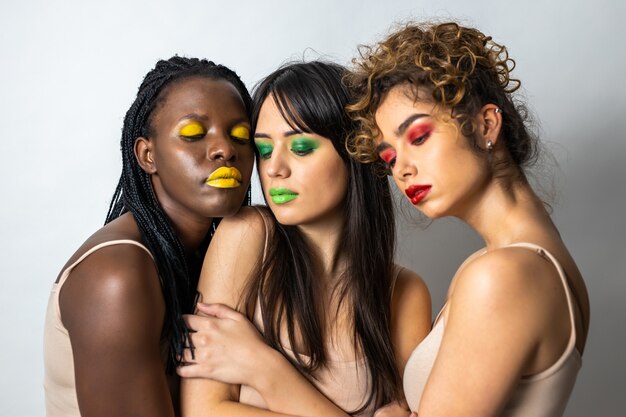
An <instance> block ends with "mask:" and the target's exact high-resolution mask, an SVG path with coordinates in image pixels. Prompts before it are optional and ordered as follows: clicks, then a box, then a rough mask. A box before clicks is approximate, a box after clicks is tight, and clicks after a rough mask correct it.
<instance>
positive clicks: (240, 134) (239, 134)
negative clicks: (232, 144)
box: [230, 126, 250, 140]
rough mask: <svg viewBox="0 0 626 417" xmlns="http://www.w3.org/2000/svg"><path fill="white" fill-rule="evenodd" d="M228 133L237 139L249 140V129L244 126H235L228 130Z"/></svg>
mask: <svg viewBox="0 0 626 417" xmlns="http://www.w3.org/2000/svg"><path fill="white" fill-rule="evenodd" d="M230 135H231V136H232V137H234V138H237V139H243V140H250V129H248V128H247V127H245V126H236V127H234V128H233V130H231V131H230Z"/></svg>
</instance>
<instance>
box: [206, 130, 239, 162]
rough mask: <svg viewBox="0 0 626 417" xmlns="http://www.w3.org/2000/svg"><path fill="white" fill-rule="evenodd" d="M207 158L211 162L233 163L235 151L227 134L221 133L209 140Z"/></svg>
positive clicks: (235, 155)
mask: <svg viewBox="0 0 626 417" xmlns="http://www.w3.org/2000/svg"><path fill="white" fill-rule="evenodd" d="M207 156H208V158H209V159H210V160H211V161H234V160H235V159H236V158H237V150H236V149H235V146H234V144H233V141H232V140H231V139H230V135H228V133H225V132H222V133H220V134H216V135H213V137H210V138H209V146H208V149H207Z"/></svg>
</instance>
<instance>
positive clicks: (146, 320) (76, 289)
mask: <svg viewBox="0 0 626 417" xmlns="http://www.w3.org/2000/svg"><path fill="white" fill-rule="evenodd" d="M59 305H60V309H61V317H62V320H63V323H64V325H65V326H66V327H67V328H68V330H69V331H70V334H72V335H73V336H76V337H81V335H84V337H85V338H86V340H89V341H93V340H95V339H101V340H105V341H107V342H115V341H119V339H118V338H117V335H120V334H128V333H131V334H136V335H145V336H146V337H151V338H155V337H156V341H157V342H158V337H159V336H160V333H161V327H162V324H163V316H164V303H163V296H162V293H161V286H160V283H159V277H158V274H157V270H156V266H155V264H154V261H153V260H152V257H151V256H150V254H149V253H148V252H146V250H145V249H143V248H141V247H138V246H136V245H132V244H115V245H110V246H105V247H103V248H100V249H98V250H97V251H95V252H93V253H91V254H90V255H89V256H87V257H86V258H85V259H84V260H83V261H82V262H81V263H79V264H78V265H77V266H76V267H75V268H74V269H73V270H72V271H71V273H70V275H69V277H68V278H67V280H66V282H65V284H64V285H63V287H62V288H61V292H60V295H59ZM124 340H125V342H128V341H129V340H131V339H128V338H125V339H124ZM132 340H138V338H132ZM143 341H145V340H143Z"/></svg>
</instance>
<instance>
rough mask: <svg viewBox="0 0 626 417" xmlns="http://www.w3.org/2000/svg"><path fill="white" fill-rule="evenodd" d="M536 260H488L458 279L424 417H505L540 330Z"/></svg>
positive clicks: (497, 256) (509, 256)
mask: <svg viewBox="0 0 626 417" xmlns="http://www.w3.org/2000/svg"><path fill="white" fill-rule="evenodd" d="M526 252H528V251H526ZM532 256H534V255H532V254H531V253H530V252H528V253H523V252H522V251H516V252H515V253H494V254H493V255H490V254H487V255H483V256H482V257H480V258H478V259H477V260H475V261H473V262H472V263H470V264H469V265H468V266H467V267H465V268H464V269H463V271H462V273H461V275H459V276H458V278H457V280H456V285H455V288H454V292H453V293H452V294H451V297H450V300H449V302H448V311H447V316H446V317H445V320H446V322H445V331H444V335H443V339H442V343H441V346H440V348H439V352H438V354H437V358H436V360H435V364H434V367H433V369H432V372H431V374H430V376H429V379H428V381H427V384H426V387H425V390H424V393H423V395H422V399H421V401H420V408H419V412H418V414H419V415H420V416H421V417H434V416H446V417H454V416H467V415H472V416H485V417H486V416H496V415H499V413H500V412H501V410H502V407H504V405H505V403H506V401H507V399H508V398H509V395H510V393H511V391H512V390H513V388H514V387H515V385H516V384H517V382H518V381H519V379H520V377H521V375H522V370H523V369H524V366H525V364H526V363H527V362H528V360H529V358H530V357H531V356H532V353H533V351H535V349H536V347H537V343H538V335H539V333H540V329H541V326H542V323H541V321H542V312H541V311H540V308H538V306H537V305H536V303H535V299H536V297H537V296H538V291H540V286H539V285H535V283H534V282H533V280H531V279H529V277H530V276H533V274H534V273H535V272H536V268H537V267H538V264H537V262H536V259H531V258H530V257H532ZM535 258H536V256H535Z"/></svg>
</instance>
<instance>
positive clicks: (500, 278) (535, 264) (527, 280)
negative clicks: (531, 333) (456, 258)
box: [454, 247, 558, 297]
mask: <svg viewBox="0 0 626 417" xmlns="http://www.w3.org/2000/svg"><path fill="white" fill-rule="evenodd" d="M546 276H549V277H557V278H558V273H557V272H556V269H555V268H554V265H553V264H552V263H551V262H550V261H549V260H547V259H545V258H544V257H542V256H540V255H539V254H538V253H537V252H536V251H533V250H529V249H527V248H520V247H506V248H501V249H496V250H493V251H489V252H487V253H485V254H484V255H482V256H479V257H477V258H475V259H473V260H472V261H471V262H469V263H468V264H467V265H466V266H465V267H464V268H463V269H462V270H461V271H460V272H459V275H458V276H457V277H456V280H455V281H456V285H455V289H454V293H455V294H456V293H467V294H468V295H474V296H481V294H482V295H483V296H494V295H498V294H499V295H500V296H503V297H506V296H507V295H508V296H511V297H515V296H519V294H517V293H515V290H523V291H525V292H530V293H531V294H532V292H535V291H537V290H541V289H542V287H543V286H544V285H545V284H546V283H548V282H549V281H552V280H546V279H544V278H545V277H546Z"/></svg>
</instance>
